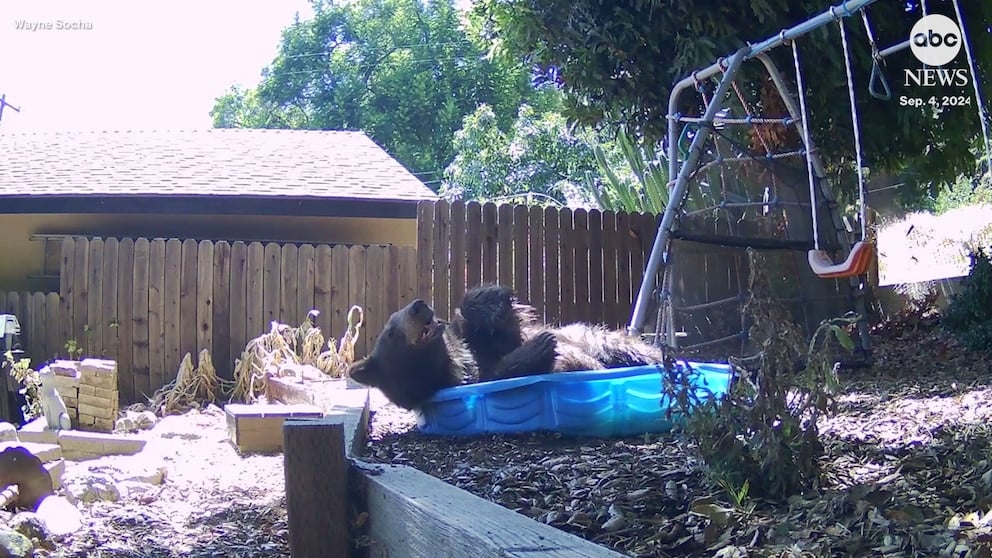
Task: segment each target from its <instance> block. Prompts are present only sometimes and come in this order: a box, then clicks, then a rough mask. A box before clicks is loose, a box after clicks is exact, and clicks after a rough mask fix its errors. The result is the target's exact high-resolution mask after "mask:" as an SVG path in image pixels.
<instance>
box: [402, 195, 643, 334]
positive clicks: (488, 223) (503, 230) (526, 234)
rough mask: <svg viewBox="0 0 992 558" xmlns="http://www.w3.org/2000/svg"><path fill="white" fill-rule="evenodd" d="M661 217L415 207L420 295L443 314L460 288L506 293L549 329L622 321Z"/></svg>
mask: <svg viewBox="0 0 992 558" xmlns="http://www.w3.org/2000/svg"><path fill="white" fill-rule="evenodd" d="M659 221H660V216H655V215H643V214H636V213H633V214H630V213H624V212H619V213H614V212H612V211H602V212H601V211H598V210H590V211H587V210H585V209H574V210H572V209H556V208H553V207H548V208H541V207H527V206H523V205H508V204H502V205H498V206H497V205H495V204H492V203H487V204H479V203H476V202H470V203H467V204H466V203H461V202H456V203H448V202H443V201H442V202H435V203H422V204H421V205H420V207H419V213H418V216H417V235H418V238H417V259H418V261H417V274H418V285H419V292H421V293H422V294H423V296H424V298H425V299H426V300H429V301H431V303H432V305H433V306H434V307H435V309H436V311H437V313H438V314H439V315H440V316H449V315H450V311H451V310H452V309H453V307H455V306H457V304H458V302H459V301H460V299H461V297H462V295H463V294H464V293H465V290H466V288H470V287H472V286H475V285H478V284H480V283H499V284H502V285H507V286H512V287H513V289H514V290H515V291H516V293H517V295H518V296H519V297H520V298H521V299H523V300H525V301H528V302H529V303H530V304H532V305H533V306H534V307H535V308H537V310H538V312H539V314H540V316H541V317H542V318H543V319H544V320H545V321H546V322H547V323H569V322H573V321H578V320H583V321H589V322H595V323H603V324H606V325H609V326H611V327H620V326H623V325H624V324H626V323H627V320H628V319H629V318H630V311H631V302H632V300H633V299H635V298H636V297H637V291H638V288H639V287H640V283H641V278H642V277H643V275H644V264H645V261H646V259H647V256H648V254H650V251H651V246H652V244H653V242H654V237H655V231H656V230H657V227H658V224H659Z"/></svg>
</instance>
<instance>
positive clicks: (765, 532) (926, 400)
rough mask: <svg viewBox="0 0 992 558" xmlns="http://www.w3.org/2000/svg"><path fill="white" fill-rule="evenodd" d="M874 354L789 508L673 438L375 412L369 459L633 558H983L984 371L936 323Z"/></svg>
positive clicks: (987, 447) (876, 343)
mask: <svg viewBox="0 0 992 558" xmlns="http://www.w3.org/2000/svg"><path fill="white" fill-rule="evenodd" d="M872 343H873V347H874V353H875V361H876V363H875V366H874V367H873V368H871V369H868V370H853V371H845V372H844V373H843V376H842V378H841V379H842V382H841V383H842V390H843V393H842V394H841V395H840V396H839V400H838V402H839V407H840V408H839V410H838V412H837V413H835V414H834V415H832V416H829V417H826V418H823V419H822V422H821V439H822V441H823V443H824V445H825V447H826V456H825V457H824V458H823V463H822V465H823V470H824V478H823V482H822V486H821V487H820V489H819V490H818V491H817V493H815V494H809V495H804V496H795V497H793V498H791V499H790V500H789V501H788V502H787V503H780V504H774V503H770V502H764V501H758V500H755V499H751V498H748V497H747V495H746V490H742V487H724V486H720V485H719V484H718V483H716V482H714V481H713V479H712V477H711V476H710V475H708V474H707V472H706V468H705V465H704V463H702V462H701V460H700V459H699V458H698V457H697V455H698V454H697V451H696V449H697V448H695V447H694V444H693V442H692V441H691V440H688V439H682V438H679V437H677V436H675V435H663V436H661V435H649V436H640V437H631V438H623V439H589V438H575V437H567V436H563V435H560V434H556V433H529V434H518V435H489V436H476V437H471V438H456V437H441V436H428V435H424V434H421V433H419V432H418V431H417V430H416V421H415V419H414V418H413V416H412V415H411V414H410V413H407V412H405V411H402V410H400V409H397V408H395V407H393V406H390V405H386V406H383V407H381V408H379V409H377V410H376V412H375V414H374V415H373V418H372V421H371V435H370V440H369V444H368V452H369V459H371V460H374V461H379V462H388V463H395V464H404V465H409V466H412V467H415V468H417V469H420V470H421V471H424V472H426V473H428V474H431V475H433V476H435V477H437V478H440V479H442V480H444V481H446V482H448V483H450V484H452V485H454V486H457V487H459V488H462V489H464V490H467V491H468V492H471V493H473V494H475V495H477V496H479V497H482V498H485V499H487V500H490V501H492V502H495V503H497V504H500V505H502V506H504V507H506V508H508V509H511V510H513V511H516V512H518V513H521V514H523V515H526V516H528V517H531V518H533V519H534V520H536V521H540V522H542V523H545V524H548V525H551V526H554V527H556V528H559V529H561V530H563V531H567V532H570V533H573V534H575V535H578V536H580V537H583V538H585V539H588V540H590V541H593V542H596V543H598V544H601V545H603V546H606V547H609V548H612V549H614V550H616V551H618V552H621V553H623V554H625V555H628V556H633V557H654V556H658V557H662V556H716V557H720V558H737V557H745V556H748V557H750V556H769V557H771V556H776V557H780V556H793V557H820V556H868V555H873V556H886V557H893V558H895V557H915V556H940V557H948V558H950V557H954V558H992V444H990V441H992V363H990V360H989V358H988V357H987V356H982V355H980V354H975V353H970V352H968V351H966V350H965V349H964V348H962V347H961V346H960V345H959V344H958V343H957V342H956V341H955V340H954V339H953V338H952V337H950V336H949V335H947V334H946V333H944V332H943V331H942V330H941V329H940V327H939V325H938V324H936V323H935V322H933V321H929V322H927V321H924V322H920V323H914V324H913V326H912V327H910V326H907V325H901V324H888V325H886V326H884V327H880V328H878V329H877V330H876V331H873V333H872ZM728 488H729V489H728Z"/></svg>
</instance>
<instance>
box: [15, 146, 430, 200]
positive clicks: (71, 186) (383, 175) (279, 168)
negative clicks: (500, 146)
mask: <svg viewBox="0 0 992 558" xmlns="http://www.w3.org/2000/svg"><path fill="white" fill-rule="evenodd" d="M25 194H30V195H39V196H46V195H47V196H85V195H98V196H115V195H119V196H135V195H138V196H146V195H147V196H168V195H170V194H174V195H183V196H190V195H193V196H198V195H204V196H237V195H247V196H261V197H274V198H314V197H317V198H325V199H326V198H337V199H362V200H408V201H419V200H433V199H437V196H436V195H435V194H434V193H433V192H432V191H431V190H430V189H429V188H428V187H427V186H426V185H425V184H424V183H423V182H421V181H420V180H418V179H417V178H416V177H415V176H414V175H413V174H411V173H410V172H409V171H407V170H406V168H404V167H403V165H401V164H400V163H399V162H397V161H396V160H395V159H393V158H392V157H391V156H390V155H389V154H388V153H386V151H385V150H383V149H382V148H381V147H379V146H378V145H376V143H375V142H373V141H372V140H371V139H370V138H369V137H368V136H366V135H365V134H364V133H362V132H344V131H316V130H249V129H208V130H194V131H121V132H85V131H84V132H36V133H3V132H0V197H3V196H24V195H25Z"/></svg>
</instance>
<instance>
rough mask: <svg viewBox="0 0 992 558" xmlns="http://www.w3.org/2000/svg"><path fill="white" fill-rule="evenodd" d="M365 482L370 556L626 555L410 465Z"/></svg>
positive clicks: (369, 476)
mask: <svg viewBox="0 0 992 558" xmlns="http://www.w3.org/2000/svg"><path fill="white" fill-rule="evenodd" d="M366 479H367V482H368V485H367V494H368V502H367V503H368V513H369V517H370V524H369V530H370V532H369V535H370V537H371V539H372V543H371V546H370V548H369V556H370V557H371V558H385V557H387V556H408V557H410V558H419V557H423V558H435V557H440V556H471V557H472V558H490V557H492V558H496V557H500V558H505V557H507V556H527V558H557V557H561V558H566V557H567V558H593V557H595V558H622V557H623V555H622V554H619V553H617V552H614V551H612V550H610V549H608V548H606V547H604V546H600V545H598V544H595V543H593V542H589V541H587V540H585V539H582V538H580V537H577V536H575V535H572V534H569V533H566V532H564V531H562V530H559V529H556V528H554V527H551V526H549V525H545V524H543V523H539V522H537V521H534V520H533V519H530V518H529V517H526V516H524V515H522V514H519V513H517V512H514V511H511V510H509V509H507V508H504V507H503V506H500V505H498V504H494V503H492V502H489V501H488V500H483V499H482V498H479V497H477V496H475V495H473V494H470V493H468V492H466V491H464V490H462V489H460V488H456V487H454V486H452V485H450V484H448V483H446V482H444V481H442V480H440V479H437V478H434V477H432V476H430V475H428V474H426V473H422V472H420V471H418V470H416V469H413V468H411V467H406V466H401V465H383V466H382V467H381V470H380V469H378V468H377V470H376V471H375V472H374V473H368V474H366ZM294 556H295V554H294Z"/></svg>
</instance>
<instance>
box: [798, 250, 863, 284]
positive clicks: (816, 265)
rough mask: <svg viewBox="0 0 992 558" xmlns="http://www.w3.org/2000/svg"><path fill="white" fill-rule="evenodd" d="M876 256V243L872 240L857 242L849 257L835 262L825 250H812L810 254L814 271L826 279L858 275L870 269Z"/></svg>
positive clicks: (810, 264) (810, 263) (809, 257)
mask: <svg viewBox="0 0 992 558" xmlns="http://www.w3.org/2000/svg"><path fill="white" fill-rule="evenodd" d="M874 257H875V245H874V244H873V243H871V242H865V241H861V242H857V243H855V244H854V246H852V247H851V253H849V254H848V255H847V259H846V260H844V261H843V262H841V263H837V264H835V263H834V262H833V260H832V259H830V256H829V255H828V254H827V253H826V252H824V251H823V250H810V251H809V254H808V260H809V267H810V268H811V269H812V270H813V273H815V274H817V276H819V277H822V278H824V279H841V278H844V277H857V276H858V275H863V274H864V273H865V272H867V271H868V267H869V266H870V265H871V262H872V260H873V259H874Z"/></svg>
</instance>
